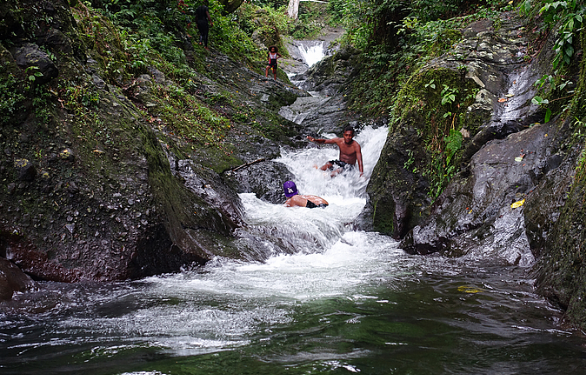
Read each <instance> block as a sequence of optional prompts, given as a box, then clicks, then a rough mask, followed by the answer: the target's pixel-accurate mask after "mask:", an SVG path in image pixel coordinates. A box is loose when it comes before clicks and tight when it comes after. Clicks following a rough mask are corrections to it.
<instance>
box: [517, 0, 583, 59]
mask: <svg viewBox="0 0 586 375" xmlns="http://www.w3.org/2000/svg"><path fill="white" fill-rule="evenodd" d="M527 1H529V0H526V2H527ZM527 7H528V5H526V4H524V5H523V9H526V8H527ZM539 13H540V15H541V16H542V17H543V20H544V21H545V22H546V23H547V24H548V25H549V27H550V28H553V27H556V26H557V27H559V28H558V30H557V34H558V37H557V39H556V42H555V45H554V47H553V49H554V52H555V54H556V57H555V59H554V61H553V68H554V69H557V68H558V67H559V68H561V67H563V66H564V65H570V62H571V58H572V56H574V52H575V50H574V45H573V44H574V38H575V36H576V33H577V32H578V31H579V30H580V28H581V27H582V22H583V19H584V17H585V16H586V6H585V5H584V3H583V2H582V1H579V0H569V1H551V0H547V1H544V2H543V6H542V7H541V9H540V11H539Z"/></svg>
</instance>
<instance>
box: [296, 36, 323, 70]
mask: <svg viewBox="0 0 586 375" xmlns="http://www.w3.org/2000/svg"><path fill="white" fill-rule="evenodd" d="M300 43H301V44H300V45H299V46H298V47H297V48H299V53H301V56H302V57H303V61H305V63H306V64H307V65H309V66H310V67H311V66H313V65H314V64H315V63H317V62H318V61H320V60H321V59H323V58H324V56H325V50H324V44H325V43H324V42H320V41H310V42H307V41H303V42H300Z"/></svg>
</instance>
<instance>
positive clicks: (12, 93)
mask: <svg viewBox="0 0 586 375" xmlns="http://www.w3.org/2000/svg"><path fill="white" fill-rule="evenodd" d="M2 78H3V79H0V125H4V124H7V123H8V122H9V121H10V120H11V118H12V117H13V116H14V115H15V114H16V113H17V112H18V111H20V108H21V107H20V104H21V102H22V101H23V100H24V99H25V96H24V95H23V94H22V93H21V92H20V90H19V85H18V83H17V80H16V78H15V77H14V75H12V74H8V75H7V76H6V78H4V77H2Z"/></svg>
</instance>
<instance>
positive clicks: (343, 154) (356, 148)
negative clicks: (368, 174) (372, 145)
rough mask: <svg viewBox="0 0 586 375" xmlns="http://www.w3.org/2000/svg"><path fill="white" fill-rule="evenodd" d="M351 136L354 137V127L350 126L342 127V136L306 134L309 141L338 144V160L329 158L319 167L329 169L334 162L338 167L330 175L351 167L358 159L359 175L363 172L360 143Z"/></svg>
mask: <svg viewBox="0 0 586 375" xmlns="http://www.w3.org/2000/svg"><path fill="white" fill-rule="evenodd" d="M352 138H354V129H353V128H352V127H351V126H347V127H346V128H345V129H344V135H343V138H332V139H316V138H313V137H312V136H307V139H309V140H310V141H311V142H315V143H318V144H332V143H335V144H336V145H338V148H339V149H340V156H339V160H330V161H328V162H327V163H325V164H324V165H322V166H321V168H320V169H321V170H322V171H325V170H331V169H333V168H334V164H336V165H337V166H338V167H339V168H338V169H336V170H334V172H333V173H332V177H333V176H335V175H337V174H338V173H340V172H342V171H343V170H345V169H347V168H353V167H354V165H355V164H356V161H358V170H359V171H360V176H362V174H363V173H364V170H363V167H362V151H361V150H360V145H359V144H358V142H356V141H355V140H354V139H352Z"/></svg>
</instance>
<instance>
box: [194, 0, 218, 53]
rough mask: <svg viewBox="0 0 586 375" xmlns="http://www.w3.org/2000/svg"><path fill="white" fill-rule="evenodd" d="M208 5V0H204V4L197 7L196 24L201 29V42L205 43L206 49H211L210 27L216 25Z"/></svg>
mask: <svg viewBox="0 0 586 375" xmlns="http://www.w3.org/2000/svg"><path fill="white" fill-rule="evenodd" d="M207 5H208V0H204V3H203V5H200V6H198V7H197V9H195V24H196V25H197V29H198V30H199V44H203V46H204V47H205V49H209V48H208V33H209V31H210V27H212V26H214V23H213V22H212V18H211V17H210V12H209V9H208V7H207ZM208 22H209V23H208Z"/></svg>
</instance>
